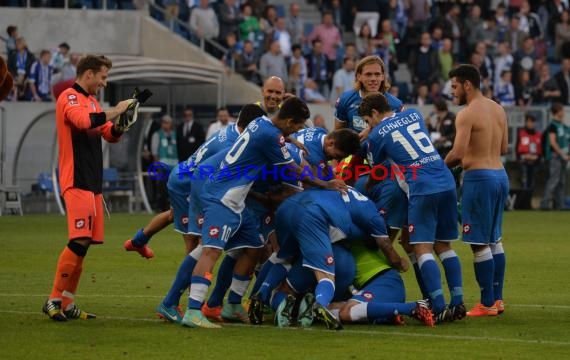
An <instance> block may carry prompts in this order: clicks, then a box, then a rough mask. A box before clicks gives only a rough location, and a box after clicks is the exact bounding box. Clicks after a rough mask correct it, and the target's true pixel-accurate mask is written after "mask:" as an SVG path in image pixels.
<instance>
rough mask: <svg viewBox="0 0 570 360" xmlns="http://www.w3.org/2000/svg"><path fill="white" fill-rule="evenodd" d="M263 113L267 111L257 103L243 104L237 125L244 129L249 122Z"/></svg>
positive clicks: (263, 114)
mask: <svg viewBox="0 0 570 360" xmlns="http://www.w3.org/2000/svg"><path fill="white" fill-rule="evenodd" d="M265 115H267V113H266V112H265V111H263V109H262V108H261V106H259V105H257V104H247V105H244V107H242V108H241V110H240V112H239V115H238V120H237V126H239V127H240V128H242V129H245V128H246V127H247V125H248V124H249V123H250V122H252V121H253V120H255V119H257V118H258V117H262V116H265Z"/></svg>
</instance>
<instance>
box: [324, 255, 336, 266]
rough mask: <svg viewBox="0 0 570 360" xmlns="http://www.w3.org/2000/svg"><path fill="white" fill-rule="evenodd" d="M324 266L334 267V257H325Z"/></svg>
mask: <svg viewBox="0 0 570 360" xmlns="http://www.w3.org/2000/svg"><path fill="white" fill-rule="evenodd" d="M325 264H327V266H332V265H334V257H333V256H332V255H327V257H326V258H325Z"/></svg>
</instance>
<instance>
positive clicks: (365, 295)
mask: <svg viewBox="0 0 570 360" xmlns="http://www.w3.org/2000/svg"><path fill="white" fill-rule="evenodd" d="M362 297H363V298H364V299H365V300H366V301H372V300H374V294H372V293H371V292H370V291H365V292H363V293H362Z"/></svg>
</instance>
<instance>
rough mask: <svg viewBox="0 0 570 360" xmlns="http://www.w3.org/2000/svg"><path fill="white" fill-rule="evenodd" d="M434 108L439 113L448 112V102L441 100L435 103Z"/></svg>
mask: <svg viewBox="0 0 570 360" xmlns="http://www.w3.org/2000/svg"><path fill="white" fill-rule="evenodd" d="M433 106H434V107H435V108H436V110H437V111H447V101H445V100H442V99H439V100H436V101H434V103H433Z"/></svg>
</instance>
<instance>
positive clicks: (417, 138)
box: [368, 109, 455, 195]
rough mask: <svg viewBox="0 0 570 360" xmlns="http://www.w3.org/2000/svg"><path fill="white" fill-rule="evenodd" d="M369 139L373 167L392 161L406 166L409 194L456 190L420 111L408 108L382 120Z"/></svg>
mask: <svg viewBox="0 0 570 360" xmlns="http://www.w3.org/2000/svg"><path fill="white" fill-rule="evenodd" d="M368 139H369V141H368V162H369V163H370V165H371V166H375V165H380V164H382V163H383V162H384V161H385V160H386V159H389V160H390V161H391V162H392V163H393V164H395V165H399V166H404V167H405V169H402V170H403V175H404V177H405V180H406V183H407V184H408V188H409V195H427V194H435V193H439V192H443V191H447V190H451V189H455V182H454V180H453V176H452V175H451V172H450V171H449V169H448V168H447V166H446V165H445V163H444V162H443V160H442V158H441V156H439V153H438V152H437V150H436V149H435V148H434V146H433V144H432V142H431V140H430V138H429V135H428V131H427V129H426V127H425V122H424V118H423V116H422V115H421V114H420V113H419V112H418V111H417V110H415V109H408V110H406V111H403V112H401V113H395V114H394V115H393V116H392V117H389V118H386V119H384V120H382V122H380V124H378V125H377V126H375V127H374V128H373V129H372V130H371V131H370V135H369V137H368ZM412 167H413V168H412ZM388 170H389V172H390V173H392V171H391V170H390V169H388ZM395 176H398V175H397V174H396V175H395Z"/></svg>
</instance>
